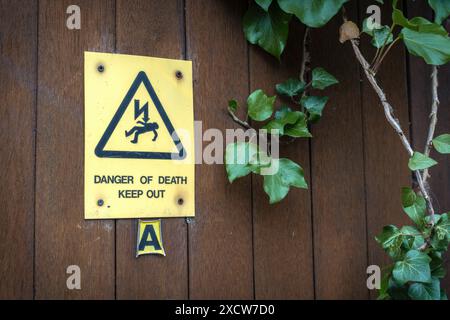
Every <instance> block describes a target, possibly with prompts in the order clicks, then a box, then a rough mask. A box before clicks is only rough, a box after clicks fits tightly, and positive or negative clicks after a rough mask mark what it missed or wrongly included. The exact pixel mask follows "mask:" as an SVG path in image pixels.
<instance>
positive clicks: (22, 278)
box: [0, 0, 37, 299]
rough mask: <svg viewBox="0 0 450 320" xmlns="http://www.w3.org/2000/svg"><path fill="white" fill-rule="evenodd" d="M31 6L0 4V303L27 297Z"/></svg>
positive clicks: (31, 178)
mask: <svg viewBox="0 0 450 320" xmlns="http://www.w3.org/2000/svg"><path fill="white" fill-rule="evenodd" d="M36 53H37V4H36V2H34V1H7V0H2V1H0V83H1V85H0V97H1V101H2V103H1V104H0V121H1V123H0V137H1V140H2V143H1V151H0V163H1V165H2V169H1V170H0V181H1V187H0V206H1V209H0V219H1V223H0V299H31V298H32V297H33V261H34V260H33V259H34V253H33V248H34V239H33V237H34V236H33V234H34V172H35V171H34V155H35V153H34V141H35V140H34V137H35V135H34V132H35V131H34V129H35V116H36Z"/></svg>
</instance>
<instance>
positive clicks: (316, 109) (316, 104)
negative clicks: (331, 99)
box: [300, 96, 328, 122]
mask: <svg viewBox="0 0 450 320" xmlns="http://www.w3.org/2000/svg"><path fill="white" fill-rule="evenodd" d="M327 102H328V97H315V96H307V97H303V98H302V99H301V101H300V103H301V105H302V106H303V107H304V108H305V109H306V110H308V112H309V115H310V117H309V119H310V120H311V121H312V122H316V121H317V120H319V119H320V118H321V117H322V111H323V108H325V105H326V104H327Z"/></svg>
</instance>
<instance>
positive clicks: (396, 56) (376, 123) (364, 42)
mask: <svg viewBox="0 0 450 320" xmlns="http://www.w3.org/2000/svg"><path fill="white" fill-rule="evenodd" d="M372 4H373V1H370V0H364V1H361V2H360V14H361V21H362V20H363V19H364V18H365V17H367V16H368V15H367V14H366V9H367V7H368V6H369V5H372ZM381 9H382V11H381V17H382V24H386V25H391V23H392V19H391V12H392V5H391V3H386V4H385V5H382V6H381ZM370 41H371V38H370V37H368V36H366V35H362V38H361V50H362V51H363V52H364V55H365V56H366V57H367V59H368V60H371V59H372V57H373V56H374V54H375V48H374V47H373V46H372V45H371V44H370ZM377 79H378V80H379V82H380V85H381V86H382V87H383V89H384V92H385V93H386V95H387V98H388V99H389V101H390V103H391V104H392V106H393V107H394V109H395V115H396V117H397V118H398V120H399V121H400V123H401V125H402V128H403V129H404V130H405V133H406V134H408V132H409V113H408V93H407V72H406V57H405V49H404V46H403V44H401V43H400V45H397V46H396V47H394V48H393V50H391V51H390V53H389V55H388V56H387V57H386V59H385V60H384V62H383V64H382V66H381V68H380V70H379V72H378V74H377ZM362 108H363V109H362V110H363V124H364V155H365V173H366V192H367V233H368V239H367V241H368V253H369V255H368V256H369V265H378V266H380V267H385V266H387V265H389V264H390V263H392V261H391V260H390V258H389V257H388V255H387V254H386V253H385V252H384V250H383V249H382V248H381V247H380V245H379V244H378V243H377V242H376V241H375V236H376V235H378V234H380V232H381V231H382V229H383V226H385V225H388V224H395V225H400V226H401V225H405V224H408V223H409V221H408V217H407V215H406V214H405V213H404V212H403V210H402V205H401V188H402V187H407V186H410V185H411V172H410V171H409V169H408V154H407V152H406V150H405V149H404V148H403V146H402V144H401V142H400V140H399V139H398V136H397V134H396V133H395V132H394V130H393V129H392V127H391V126H390V125H389V124H388V122H387V120H386V117H385V115H384V111H383V107H382V105H381V104H380V100H379V98H378V96H377V95H376V93H375V92H374V90H373V88H372V86H371V85H370V84H369V82H368V81H367V80H366V79H365V77H364V81H363V84H362ZM371 296H372V298H376V296H377V292H376V291H371Z"/></svg>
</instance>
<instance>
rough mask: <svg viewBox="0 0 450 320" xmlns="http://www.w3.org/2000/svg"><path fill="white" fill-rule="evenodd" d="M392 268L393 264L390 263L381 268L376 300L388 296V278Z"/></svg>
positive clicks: (387, 297)
mask: <svg viewBox="0 0 450 320" xmlns="http://www.w3.org/2000/svg"><path fill="white" fill-rule="evenodd" d="M392 269H394V265H390V266H388V267H386V268H383V270H382V275H383V276H382V277H381V283H380V290H379V291H378V298H377V300H387V299H389V298H390V296H389V293H388V289H389V280H390V279H391V276H392Z"/></svg>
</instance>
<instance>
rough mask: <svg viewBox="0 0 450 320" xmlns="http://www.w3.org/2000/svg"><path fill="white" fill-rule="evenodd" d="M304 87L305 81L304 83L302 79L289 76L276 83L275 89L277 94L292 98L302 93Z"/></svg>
mask: <svg viewBox="0 0 450 320" xmlns="http://www.w3.org/2000/svg"><path fill="white" fill-rule="evenodd" d="M305 87H306V83H304V82H303V81H300V80H298V79H293V78H290V79H288V80H286V81H285V82H283V83H279V84H277V85H276V90H277V92H278V93H279V94H281V95H284V96H288V97H291V98H292V97H295V96H298V95H299V94H301V93H303V91H304V90H305Z"/></svg>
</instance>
